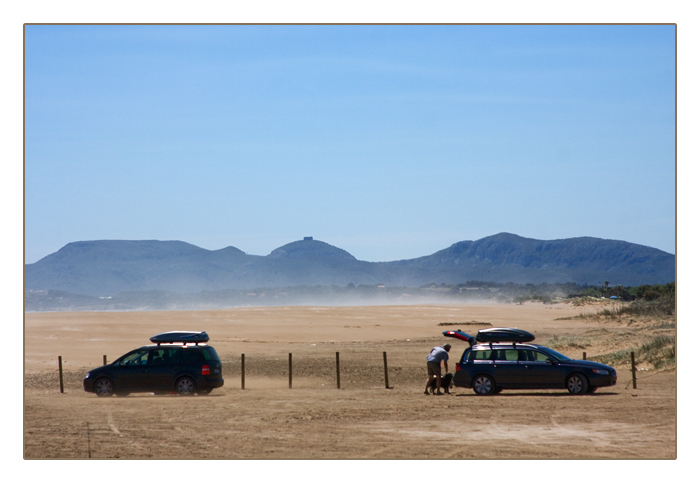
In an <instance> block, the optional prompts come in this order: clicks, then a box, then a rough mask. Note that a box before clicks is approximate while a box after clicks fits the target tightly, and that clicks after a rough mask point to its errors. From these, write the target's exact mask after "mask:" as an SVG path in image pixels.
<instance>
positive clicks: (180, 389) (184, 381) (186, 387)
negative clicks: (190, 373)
mask: <svg viewBox="0 0 700 483" xmlns="http://www.w3.org/2000/svg"><path fill="white" fill-rule="evenodd" d="M175 390H176V391H177V393H178V394H179V395H180V396H191V395H193V394H194V392H195V390H196V386H195V383H194V381H193V380H192V378H190V377H182V378H180V379H178V380H177V383H175Z"/></svg>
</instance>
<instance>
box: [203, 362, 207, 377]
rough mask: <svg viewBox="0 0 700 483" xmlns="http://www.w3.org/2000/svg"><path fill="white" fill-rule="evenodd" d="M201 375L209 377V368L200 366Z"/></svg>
mask: <svg viewBox="0 0 700 483" xmlns="http://www.w3.org/2000/svg"><path fill="white" fill-rule="evenodd" d="M202 375H203V376H208V375H209V366H208V365H206V364H204V365H203V366H202Z"/></svg>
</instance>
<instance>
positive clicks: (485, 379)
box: [472, 374, 496, 396]
mask: <svg viewBox="0 0 700 483" xmlns="http://www.w3.org/2000/svg"><path fill="white" fill-rule="evenodd" d="M472 388H473V389H474V392H475V393H477V394H478V395H479V396H488V395H491V394H493V393H494V391H495V390H496V381H494V380H493V377H491V376H487V375H486V374H481V375H479V376H476V377H475V378H474V383H473V384H472Z"/></svg>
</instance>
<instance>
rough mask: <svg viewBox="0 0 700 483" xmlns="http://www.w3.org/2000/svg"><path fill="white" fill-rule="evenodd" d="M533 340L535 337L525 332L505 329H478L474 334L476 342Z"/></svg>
mask: <svg viewBox="0 0 700 483" xmlns="http://www.w3.org/2000/svg"><path fill="white" fill-rule="evenodd" d="M533 340H535V336H534V335H532V334H531V333H529V332H527V331H525V330H522V329H510V328H506V327H493V328H490V329H480V330H479V332H477V333H476V341H477V342H530V341H533Z"/></svg>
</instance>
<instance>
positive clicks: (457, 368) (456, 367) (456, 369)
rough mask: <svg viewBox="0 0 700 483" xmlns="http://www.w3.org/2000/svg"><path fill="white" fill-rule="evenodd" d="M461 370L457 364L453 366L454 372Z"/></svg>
mask: <svg viewBox="0 0 700 483" xmlns="http://www.w3.org/2000/svg"><path fill="white" fill-rule="evenodd" d="M460 369H461V368H460V367H459V363H457V364H455V372H457V371H459V370H460Z"/></svg>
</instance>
